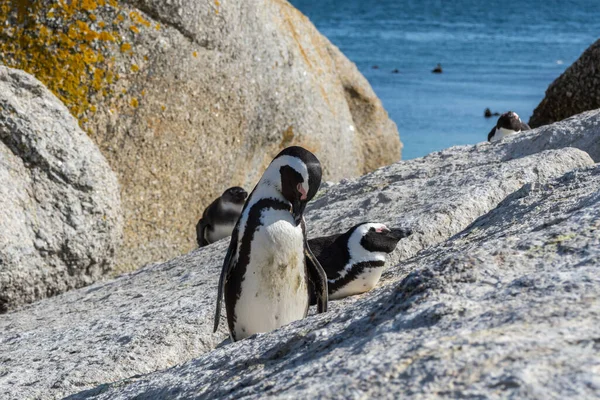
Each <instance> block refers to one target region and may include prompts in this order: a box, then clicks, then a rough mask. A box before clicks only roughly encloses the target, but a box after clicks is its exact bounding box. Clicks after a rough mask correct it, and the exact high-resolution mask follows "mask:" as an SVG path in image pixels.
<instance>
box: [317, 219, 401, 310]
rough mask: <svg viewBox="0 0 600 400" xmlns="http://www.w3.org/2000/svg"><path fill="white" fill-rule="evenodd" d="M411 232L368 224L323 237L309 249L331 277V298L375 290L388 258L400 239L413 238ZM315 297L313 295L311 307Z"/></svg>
mask: <svg viewBox="0 0 600 400" xmlns="http://www.w3.org/2000/svg"><path fill="white" fill-rule="evenodd" d="M411 234H412V232H411V231H410V230H409V229H388V227H387V226H385V225H384V224H378V223H372V222H366V223H362V224H358V225H355V226H353V227H352V228H350V229H349V230H348V231H347V232H346V233H344V234H336V235H331V236H325V237H319V238H315V239H311V240H309V241H308V244H309V246H310V247H311V249H312V250H313V252H314V255H315V256H316V257H317V259H318V260H319V262H320V263H321V265H322V266H323V269H324V270H325V273H326V274H327V287H328V290H329V299H330V300H336V299H341V298H343V297H347V296H352V295H355V294H360V293H364V292H368V291H369V290H371V289H373V288H374V287H375V285H376V284H377V282H378V281H379V278H380V277H381V273H382V272H383V266H384V264H385V256H386V255H387V254H389V253H391V252H392V251H394V249H395V248H396V245H397V244H398V241H400V239H403V238H406V237H408V236H410V235H411ZM313 304H315V297H314V296H311V305H313Z"/></svg>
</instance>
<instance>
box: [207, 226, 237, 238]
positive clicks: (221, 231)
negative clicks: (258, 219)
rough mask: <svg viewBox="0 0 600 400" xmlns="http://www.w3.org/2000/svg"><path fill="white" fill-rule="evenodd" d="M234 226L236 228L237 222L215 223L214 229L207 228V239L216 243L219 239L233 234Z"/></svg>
mask: <svg viewBox="0 0 600 400" xmlns="http://www.w3.org/2000/svg"><path fill="white" fill-rule="evenodd" d="M233 228H235V223H224V224H215V226H214V227H212V229H207V230H206V239H207V240H208V241H209V242H210V243H214V242H216V241H218V240H221V239H223V238H226V237H227V236H231V232H232V231H233Z"/></svg>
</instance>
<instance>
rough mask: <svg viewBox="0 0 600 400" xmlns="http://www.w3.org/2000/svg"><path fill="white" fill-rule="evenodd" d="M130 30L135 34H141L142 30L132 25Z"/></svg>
mask: <svg viewBox="0 0 600 400" xmlns="http://www.w3.org/2000/svg"><path fill="white" fill-rule="evenodd" d="M129 29H130V30H131V32H133V33H140V30H139V28H138V27H137V26H135V25H131V26H130V27H129Z"/></svg>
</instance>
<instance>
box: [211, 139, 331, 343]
mask: <svg viewBox="0 0 600 400" xmlns="http://www.w3.org/2000/svg"><path fill="white" fill-rule="evenodd" d="M320 183H321V164H320V163H319V160H317V157H315V156H314V154H312V153H311V152H309V151H308V150H305V149H303V148H302V147H296V146H294V147H288V148H287V149H285V150H283V151H281V152H280V153H279V154H278V155H277V157H275V159H273V161H272V162H271V164H270V165H269V166H268V167H267V169H266V171H265V172H264V174H263V176H262V177H261V178H260V181H259V182H258V184H257V185H256V187H255V188H254V190H253V191H252V193H250V196H249V197H248V200H246V204H245V205H244V209H243V210H242V215H241V216H240V219H239V220H238V223H237V225H236V226H235V228H234V230H233V233H232V235H231V242H230V244H229V250H228V251H227V255H226V256H225V261H224V262H223V269H222V271H221V278H220V279H219V287H218V295H217V308H216V312H215V323H214V330H215V332H216V330H217V328H218V326H219V319H220V318H219V317H220V313H221V297H222V296H223V295H224V297H225V309H226V311H227V323H228V325H229V333H230V335H231V339H232V340H233V341H236V340H240V339H244V338H246V337H248V336H250V335H253V334H255V333H259V332H268V331H271V330H273V329H276V328H278V327H280V326H282V325H285V324H288V323H290V322H292V321H296V320H299V319H302V318H304V317H305V316H306V314H307V312H308V305H309V304H308V303H309V292H308V282H309V281H310V282H311V283H312V284H313V285H314V286H315V287H316V290H315V292H316V301H317V310H318V312H325V311H327V276H326V275H325V271H323V268H322V267H321V265H320V264H319V261H318V260H317V258H316V257H315V256H314V255H313V254H312V252H311V250H310V247H309V246H308V243H307V240H306V227H305V223H304V217H303V212H304V208H305V207H306V203H308V201H310V200H311V199H312V198H313V197H314V195H315V193H316V192H317V189H318V188H319V185H320Z"/></svg>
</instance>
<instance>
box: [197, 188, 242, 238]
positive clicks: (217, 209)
mask: <svg viewBox="0 0 600 400" xmlns="http://www.w3.org/2000/svg"><path fill="white" fill-rule="evenodd" d="M247 196H248V193H247V192H246V191H245V190H244V189H243V188H241V187H239V186H234V187H230V188H229V189H227V190H225V192H223V194H222V195H221V196H220V197H218V198H217V199H215V200H214V201H213V202H212V203H211V204H210V205H209V206H208V207H206V209H205V210H204V212H203V213H202V218H200V220H199V221H198V223H197V224H196V241H197V242H198V246H199V247H203V246H206V245H209V244H210V243H214V242H216V241H217V240H220V239H223V238H225V237H227V236H230V235H231V232H232V231H233V228H234V226H235V224H236V222H237V220H238V218H239V217H240V214H241V212H242V208H243V206H244V202H245V200H246V197H247Z"/></svg>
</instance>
